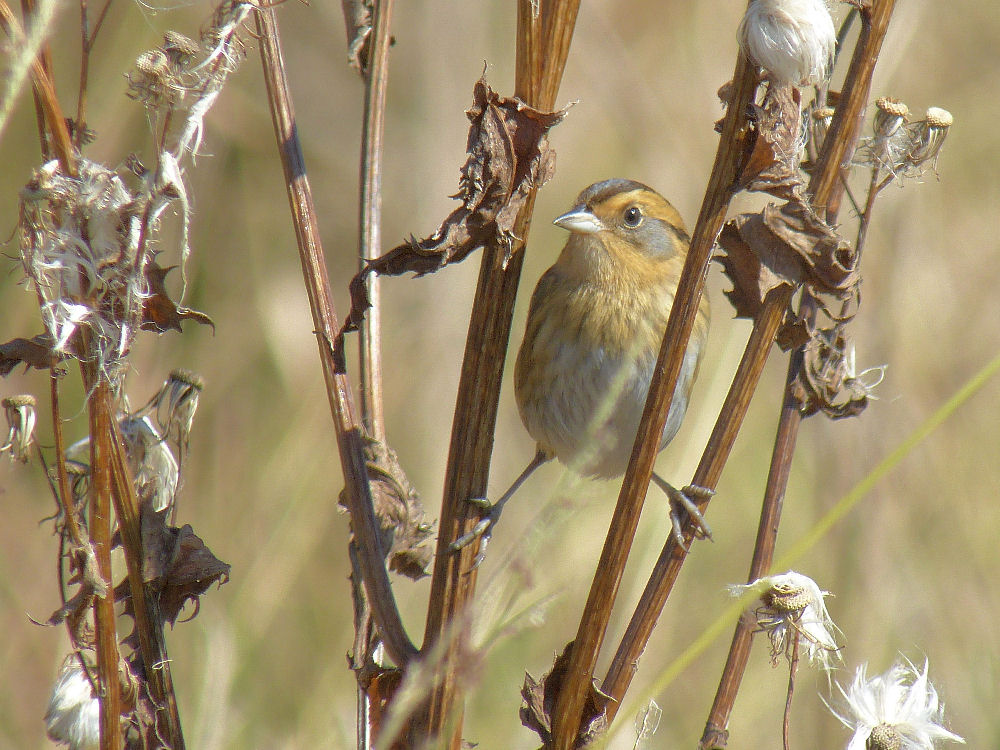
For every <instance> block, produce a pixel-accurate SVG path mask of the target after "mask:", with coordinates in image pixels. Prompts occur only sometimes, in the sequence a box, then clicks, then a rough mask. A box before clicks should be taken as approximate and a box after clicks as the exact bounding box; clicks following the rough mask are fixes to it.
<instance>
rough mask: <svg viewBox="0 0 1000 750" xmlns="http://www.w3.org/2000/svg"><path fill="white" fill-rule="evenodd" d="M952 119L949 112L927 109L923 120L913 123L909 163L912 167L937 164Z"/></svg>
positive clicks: (933, 108)
mask: <svg viewBox="0 0 1000 750" xmlns="http://www.w3.org/2000/svg"><path fill="white" fill-rule="evenodd" d="M952 122H953V118H952V116H951V112H949V111H948V110H946V109H941V108H940V107H929V108H928V109H927V114H926V115H924V119H923V120H921V121H919V122H916V123H914V127H913V143H914V145H913V150H912V151H911V153H910V162H911V163H912V164H913V166H914V167H920V166H921V165H922V164H925V163H927V162H931V163H932V164H936V163H937V157H938V154H939V153H940V151H941V147H942V146H943V145H944V139H945V138H946V137H947V136H948V131H949V130H950V129H951V124H952Z"/></svg>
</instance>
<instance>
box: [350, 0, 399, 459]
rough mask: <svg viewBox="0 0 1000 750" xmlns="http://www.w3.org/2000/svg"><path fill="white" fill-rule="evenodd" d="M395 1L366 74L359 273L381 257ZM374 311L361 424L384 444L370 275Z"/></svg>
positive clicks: (376, 29) (379, 2)
mask: <svg viewBox="0 0 1000 750" xmlns="http://www.w3.org/2000/svg"><path fill="white" fill-rule="evenodd" d="M393 2H394V0H376V2H375V7H374V11H373V14H374V18H373V19H372V50H371V56H370V58H369V62H368V69H367V71H366V75H365V114H364V133H363V135H362V140H361V207H360V218H359V221H360V224H361V234H360V244H361V246H360V248H359V252H358V256H359V257H358V266H359V270H363V269H364V267H365V265H366V263H367V261H369V260H374V259H375V258H377V257H378V256H379V255H381V254H382V151H383V148H382V141H383V133H384V132H385V92H386V88H387V79H388V76H389V41H390V37H389V28H390V26H391V23H392V10H393ZM365 285H366V287H367V293H368V299H369V301H370V302H371V308H370V309H369V310H368V313H367V314H366V315H365V316H364V319H363V320H362V322H361V326H360V330H359V334H360V336H359V346H360V348H361V367H360V379H361V424H362V425H363V426H364V428H365V432H366V433H367V434H368V436H369V437H371V438H373V439H375V440H379V441H383V440H385V412H384V405H383V399H382V331H381V327H382V307H381V304H380V285H379V279H378V274H374V273H370V274H366V276H365Z"/></svg>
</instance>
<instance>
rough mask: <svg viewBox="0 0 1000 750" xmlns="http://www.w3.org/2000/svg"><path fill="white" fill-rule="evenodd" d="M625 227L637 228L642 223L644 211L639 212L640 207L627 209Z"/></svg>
mask: <svg viewBox="0 0 1000 750" xmlns="http://www.w3.org/2000/svg"><path fill="white" fill-rule="evenodd" d="M623 218H624V219H625V226H627V227H637V226H639V224H640V223H642V211H640V210H639V207H638V206H629V207H628V208H626V209H625V215H624V217H623Z"/></svg>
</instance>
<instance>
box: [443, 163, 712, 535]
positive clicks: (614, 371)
mask: <svg viewBox="0 0 1000 750" xmlns="http://www.w3.org/2000/svg"><path fill="white" fill-rule="evenodd" d="M554 223H555V224H556V225H557V226H559V227H562V228H563V229H567V230H569V232H570V236H569V239H568V240H567V242H566V246H565V247H564V248H563V250H562V253H560V255H559V258H558V259H557V260H556V262H555V265H553V266H552V267H551V268H549V270H548V271H546V272H545V273H544V274H543V275H542V278H541V279H540V280H539V282H538V286H536V287H535V292H534V294H533V295H532V296H531V305H530V307H529V310H528V321H527V325H526V328H525V332H524V341H523V342H522V344H521V349H520V352H519V353H518V355H517V364H516V366H515V368H514V394H515V397H516V399H517V407H518V410H519V411H520V414H521V420H522V421H523V422H524V426H525V427H526V428H527V430H528V433H529V434H530V435H531V436H532V437H533V438H534V439H535V440H536V441H537V443H538V450H537V453H536V455H535V458H534V459H533V460H532V462H531V463H530V464H529V465H528V467H527V468H526V469H525V470H524V472H523V473H522V474H521V476H520V477H518V479H517V481H515V483H514V485H513V486H512V487H511V488H510V489H509V490H508V491H507V492H506V493H504V495H503V496H502V497H501V498H500V499H499V500H498V501H497V502H496V503H494V504H492V505H488V503H486V502H485V501H480V502H482V504H483V505H487V506H488V507H489V511H488V512H487V513H486V515H485V516H484V518H483V520H482V521H481V522H480V523H479V524H478V525H477V527H476V528H475V530H474V531H473V532H472V533H470V534H468V535H466V537H463V538H462V539H460V540H459V541H458V542H457V543H456V547H461V546H464V545H465V544H467V543H468V542H470V541H471V540H472V539H473V538H475V537H477V536H479V535H484V539H483V541H484V543H485V542H486V541H487V540H488V538H489V533H490V529H491V527H492V525H493V524H495V523H496V521H497V519H498V518H499V515H500V512H501V511H502V509H503V505H504V503H506V502H507V500H508V499H509V498H510V496H511V495H513V494H514V492H515V491H516V490H517V488H518V487H519V486H520V485H521V484H522V483H523V482H524V480H525V479H527V477H528V476H529V475H530V474H531V472H532V471H534V469H536V468H537V467H538V466H540V465H541V464H542V463H545V462H546V461H548V460H550V459H552V458H557V459H559V461H560V462H562V463H563V464H565V465H566V466H568V467H569V468H571V469H573V470H575V471H576V472H578V473H580V474H582V475H584V476H590V477H600V478H612V477H618V476H621V475H622V474H623V473H624V472H625V469H626V468H627V466H628V462H629V458H630V456H631V453H632V445H633V443H634V442H635V436H636V432H637V431H638V428H639V420H640V418H641V416H642V412H643V408H644V407H645V404H646V396H647V394H648V392H649V384H650V381H651V380H652V377H653V370H654V368H655V365H656V359H657V355H658V353H659V350H660V343H661V341H662V340H663V334H664V332H665V330H666V326H667V318H668V316H669V315H670V308H671V305H672V304H673V301H674V294H675V292H676V291H677V282H678V280H679V279H680V275H681V268H682V267H683V265H684V259H685V257H686V255H687V251H688V245H689V238H688V235H687V232H686V230H685V228H684V222H683V221H682V219H681V217H680V214H679V213H678V212H677V210H676V209H675V208H674V207H673V206H672V205H671V204H670V203H669V202H668V201H666V200H665V199H664V198H663V197H662V196H660V195H659V194H658V193H657V192H656V191H654V190H652V189H651V188H649V187H647V186H646V185H643V184H641V183H639V182H634V181H632V180H624V179H611V180H605V181H604V182H598V183H595V184H593V185H591V186H590V187H588V188H587V189H586V190H584V191H583V192H582V193H580V195H579V197H578V198H577V200H576V204H575V205H574V206H573V208H572V209H571V210H570V211H569V212H567V213H565V214H563V215H562V216H559V217H558V218H557V219H555V221H554ZM708 324H709V305H708V297H707V296H704V295H703V296H702V298H701V303H700V305H699V307H698V316H697V318H696V319H695V324H694V329H693V331H692V333H691V340H690V343H689V344H688V349H687V352H686V354H685V355H684V361H683V364H682V366H681V372H680V376H679V378H678V380H677V387H676V390H675V391H674V398H673V401H672V403H671V406H670V413H669V414H668V415H667V422H666V426H665V427H664V430H663V436H662V437H661V438H660V448H661V449H663V448H664V447H665V446H666V445H667V443H669V442H670V440H671V439H672V438H673V437H674V435H675V434H677V430H678V429H679V428H680V426H681V421H682V420H683V419H684V413H685V412H686V411H687V406H688V397H689V394H690V392H691V386H692V385H693V383H694V381H695V377H696V376H697V374H698V365H699V363H700V362H701V357H702V354H703V353H704V350H705V341H706V338H707V336H708ZM653 479H654V481H655V482H656V484H657V485H659V486H660V487H661V488H662V489H663V490H664V491H665V492H666V493H667V495H668V497H669V498H670V500H671V510H672V512H671V517H672V519H673V527H674V534H675V536H677V537H678V538H679V539H680V508H681V506H682V507H683V508H684V509H685V510H687V512H688V513H690V514H691V515H692V517H693V518H694V519H695V520H696V523H697V525H698V526H699V530H700V532H701V534H702V535H708V534H709V533H710V532H709V530H708V527H707V526H706V525H705V523H704V519H703V518H702V516H701V513H700V512H698V510H697V507H696V506H695V505H694V503H693V502H692V501H691V499H690V497H689V496H690V495H692V494H694V495H701V494H703V493H704V492H706V491H705V490H702V489H701V488H698V487H689V488H685V490H684V491H683V492H681V491H678V490H676V489H674V488H673V487H671V486H670V485H669V484H667V482H665V481H664V480H662V479H661V478H660V477H658V476H657V475H656V474H654V475H653ZM681 542H682V543H683V541H682V540H681ZM480 551H481V554H482V552H483V548H482V547H480Z"/></svg>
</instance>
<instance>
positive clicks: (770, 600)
mask: <svg viewBox="0 0 1000 750" xmlns="http://www.w3.org/2000/svg"><path fill="white" fill-rule="evenodd" d="M760 598H761V600H762V601H763V602H764V604H766V605H767V606H768V607H770V608H771V609H773V610H774V611H775V612H795V611H797V610H800V609H803V608H805V607H806V605H808V604H810V603H812V601H813V597H812V595H811V594H810V593H809V591H807V590H806V588H805V587H804V586H795V585H792V584H787V583H779V584H775V585H774V586H772V587H771V588H770V589H768V590H767V591H765V592H764V593H763V594H762V595H761V597H760Z"/></svg>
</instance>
